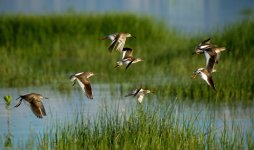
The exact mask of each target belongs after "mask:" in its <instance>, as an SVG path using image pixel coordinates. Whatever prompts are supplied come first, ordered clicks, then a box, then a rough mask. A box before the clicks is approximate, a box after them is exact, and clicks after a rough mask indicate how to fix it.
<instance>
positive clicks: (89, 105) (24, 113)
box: [0, 84, 254, 147]
mask: <svg viewBox="0 0 254 150" xmlns="http://www.w3.org/2000/svg"><path fill="white" fill-rule="evenodd" d="M110 86H112V85H110ZM110 86H109V85H107V84H94V85H93V89H94V100H88V99H87V98H86V96H85V95H84V94H83V93H82V91H81V89H80V88H79V87H75V88H74V89H72V90H71V91H69V92H60V91H57V90H53V89H52V88H49V87H38V88H33V87H31V88H22V89H16V88H2V89H0V96H1V97H3V96H4V95H11V96H12V97H13V99H15V98H17V97H18V96H19V95H20V94H24V93H28V92H37V93H41V94H42V95H44V96H46V97H49V99H48V100H44V101H43V103H44V106H45V109H46V112H47V116H46V117H44V118H43V119H38V118H36V117H35V116H34V114H33V113H32V111H31V110H30V108H29V106H28V105H27V104H25V103H24V102H22V104H21V106H19V107H18V108H12V109H11V110H9V112H10V114H9V115H8V110H7V109H6V108H5V105H4V103H3V101H1V105H0V124H1V126H0V129H1V137H0V139H1V140H2V142H3V141H5V140H6V137H7V136H8V133H10V134H11V140H12V143H19V142H20V141H26V140H27V139H28V137H29V136H30V137H31V135H38V133H39V134H41V135H42V134H43V133H45V132H48V131H49V130H50V127H52V125H53V124H56V123H57V124H64V123H68V121H73V120H74V119H75V117H76V116H77V114H78V113H80V112H82V113H83V116H84V117H85V118H89V119H92V118H93V117H95V116H96V115H97V114H98V113H99V112H101V111H102V110H103V108H105V107H107V108H109V110H110V111H118V113H119V114H126V113H130V112H129V110H131V108H133V107H136V106H139V105H140V104H139V103H138V102H137V101H136V100H135V99H134V98H133V97H127V98H126V97H124V95H123V94H122V91H121V90H120V88H117V87H118V86H119V85H116V88H115V89H116V91H114V92H113V94H112V91H111V90H110ZM115 89H114V90H115ZM126 93H128V91H126ZM126 93H124V94H126ZM16 103H17V102H16V101H15V100H13V102H12V104H11V107H13V106H14V105H15V104H16ZM141 105H146V106H147V107H149V108H153V107H154V106H159V107H161V108H165V109H167V108H169V107H174V111H173V114H172V115H174V116H175V117H176V118H179V119H180V120H181V118H187V120H191V119H193V118H197V121H196V122H195V126H196V127H197V129H198V128H203V127H204V125H209V123H210V122H209V121H211V120H210V119H211V118H209V117H210V116H213V118H214V121H215V128H216V130H217V131H218V134H220V133H221V132H222V130H223V129H224V123H225V122H226V124H227V126H228V127H229V129H230V127H231V126H232V125H237V126H239V128H240V129H241V130H242V132H243V133H247V132H248V133H251V134H252V135H254V130H253V129H254V123H253V116H252V114H253V113H254V107H253V106H254V103H253V102H252V103H251V104H248V105H242V104H241V103H237V104H230V105H228V104H214V103H203V102H193V101H191V100H189V101H188V100H185V101H181V100H178V99H177V98H170V97H169V98H165V97H163V98H162V97H160V96H156V95H148V96H147V97H145V99H144V103H142V104H141ZM8 118H9V124H8ZM1 140H0V141H1ZM2 144H3V143H1V142H0V145H1V146H0V147H2V146H3V145H2Z"/></svg>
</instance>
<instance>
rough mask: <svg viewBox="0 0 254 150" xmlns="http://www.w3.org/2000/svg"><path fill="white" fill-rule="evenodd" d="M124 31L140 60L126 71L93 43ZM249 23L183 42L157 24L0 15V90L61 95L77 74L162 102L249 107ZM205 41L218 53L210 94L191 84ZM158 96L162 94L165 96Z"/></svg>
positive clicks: (117, 18) (109, 17)
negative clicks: (149, 93) (142, 89)
mask: <svg viewBox="0 0 254 150" xmlns="http://www.w3.org/2000/svg"><path fill="white" fill-rule="evenodd" d="M118 31H123V32H130V33H132V34H133V35H135V36H136V37H137V38H136V39H134V38H131V39H128V40H127V42H126V47H131V48H133V49H134V50H135V51H134V56H137V57H141V58H143V59H144V61H143V62H140V63H138V64H134V65H133V66H131V67H130V68H129V69H128V70H127V71H125V70H124V69H123V68H121V69H115V68H114V66H115V63H116V61H117V60H119V59H120V58H121V56H120V54H118V53H117V52H112V53H109V52H108V51H107V47H108V45H109V43H110V41H101V40H98V39H99V38H100V37H102V36H104V35H106V34H110V33H114V32H118ZM253 34H254V21H252V20H246V21H244V22H242V23H238V24H235V25H232V26H230V27H226V28H225V30H224V31H223V32H222V33H217V32H213V33H211V34H209V35H202V36H201V35H199V36H195V37H190V36H184V35H183V34H179V33H177V32H175V31H174V30H172V29H171V28H170V27H167V26H166V25H165V24H164V23H162V22H159V21H158V20H154V19H153V18H149V17H141V16H135V15H130V14H120V15H114V14H106V15H63V16H1V17H0V55H1V59H0V70H1V71H0V77H1V79H2V80H1V81H0V85H1V86H4V87H17V86H41V85H52V86H53V87H55V88H59V89H60V90H62V91H66V90H69V89H70V87H69V81H68V80H69V79H68V77H69V76H70V75H71V74H73V73H76V72H80V71H93V72H95V73H96V74H97V76H96V77H94V78H93V79H91V80H92V82H93V83H119V84H124V83H126V79H128V83H133V86H140V85H147V86H148V87H152V88H155V89H156V90H157V91H159V93H161V94H162V95H165V96H171V95H177V96H178V97H181V98H193V99H194V98H195V99H196V98H200V97H202V98H201V99H203V97H205V98H206V99H207V100H209V99H213V100H216V101H235V100H250V99H252V97H253V92H252V91H253V90H254V82H253V80H252V74H253V73H254V70H253V67H252V66H253V65H254V61H253V58H254V57H253V56H254V49H253V46H252V45H253V44H252V43H253V42H254V37H253ZM208 36H210V37H211V38H212V42H213V43H215V44H217V45H219V46H225V47H226V48H227V50H226V51H224V52H222V55H221V59H220V62H219V64H218V65H216V69H217V72H216V73H214V74H213V78H214V82H215V86H216V88H217V90H218V92H217V93H216V94H215V93H213V91H212V90H211V89H209V88H207V85H206V83H205V82H204V81H202V80H201V79H196V80H191V78H190V77H191V75H192V72H193V71H194V70H196V69H197V68H200V67H204V66H205V60H204V56H201V55H200V56H195V55H191V53H192V52H193V51H194V48H195V46H196V45H197V44H198V43H199V42H200V41H202V40H204V39H205V38H207V37H208ZM165 89H166V90H165Z"/></svg>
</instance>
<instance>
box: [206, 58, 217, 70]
mask: <svg viewBox="0 0 254 150" xmlns="http://www.w3.org/2000/svg"><path fill="white" fill-rule="evenodd" d="M216 58H217V57H215V56H210V58H209V59H208V60H207V63H206V69H207V71H208V72H209V73H212V72H213V68H214V65H215V62H216Z"/></svg>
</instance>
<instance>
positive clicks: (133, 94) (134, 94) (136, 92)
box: [125, 88, 141, 97]
mask: <svg viewBox="0 0 254 150" xmlns="http://www.w3.org/2000/svg"><path fill="white" fill-rule="evenodd" d="M140 90H141V88H138V89H136V90H134V91H132V92H130V93H129V94H127V95H125V97H127V96H136V95H137V94H138V92H139V91H140Z"/></svg>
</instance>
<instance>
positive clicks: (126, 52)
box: [115, 48, 143, 69]
mask: <svg viewBox="0 0 254 150" xmlns="http://www.w3.org/2000/svg"><path fill="white" fill-rule="evenodd" d="M132 53H133V49H131V48H123V57H122V60H120V61H117V64H116V66H115V68H117V67H120V66H122V65H126V67H125V69H128V68H129V67H130V65H131V64H135V63H137V62H140V61H143V60H142V59H141V58H135V57H133V56H132Z"/></svg>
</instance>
